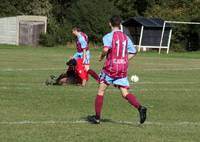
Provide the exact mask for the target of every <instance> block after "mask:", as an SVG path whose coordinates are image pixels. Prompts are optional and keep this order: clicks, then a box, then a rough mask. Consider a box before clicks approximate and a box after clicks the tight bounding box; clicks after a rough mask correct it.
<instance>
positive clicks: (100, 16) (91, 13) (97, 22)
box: [67, 0, 120, 40]
mask: <svg viewBox="0 0 200 142" xmlns="http://www.w3.org/2000/svg"><path fill="white" fill-rule="evenodd" d="M116 14H120V12H119V10H118V9H117V8H115V7H114V4H113V2H111V1H109V0H101V1H99V0H93V1H92V2H91V1H90V0H77V1H76V2H74V3H73V4H72V6H71V8H70V9H69V11H68V17H67V18H68V19H69V21H70V22H71V23H72V25H73V26H79V27H80V28H81V29H82V30H83V31H84V32H86V33H87V34H88V35H89V38H90V40H95V39H98V40H101V38H102V36H103V35H104V34H105V33H106V32H108V31H109V26H108V20H109V19H110V17H111V16H112V15H116Z"/></svg>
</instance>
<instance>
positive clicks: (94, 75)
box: [87, 69, 99, 83]
mask: <svg viewBox="0 0 200 142" xmlns="http://www.w3.org/2000/svg"><path fill="white" fill-rule="evenodd" d="M87 73H88V74H89V75H91V76H92V77H93V78H94V79H95V80H96V81H97V82H98V83H99V76H98V74H97V73H96V72H95V71H93V70H91V69H89V70H88V71H87Z"/></svg>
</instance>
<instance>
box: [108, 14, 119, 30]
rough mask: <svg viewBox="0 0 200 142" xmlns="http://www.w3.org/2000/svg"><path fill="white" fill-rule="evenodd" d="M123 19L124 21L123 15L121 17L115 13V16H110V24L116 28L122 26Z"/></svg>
mask: <svg viewBox="0 0 200 142" xmlns="http://www.w3.org/2000/svg"><path fill="white" fill-rule="evenodd" d="M121 21H122V20H121V17H120V16H118V15H114V16H112V17H111V18H110V22H109V24H110V26H111V27H112V28H114V27H118V28H120V25H121Z"/></svg>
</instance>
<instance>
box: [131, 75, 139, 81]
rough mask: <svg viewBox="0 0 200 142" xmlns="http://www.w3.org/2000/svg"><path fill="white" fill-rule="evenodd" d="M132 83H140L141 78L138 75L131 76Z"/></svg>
mask: <svg viewBox="0 0 200 142" xmlns="http://www.w3.org/2000/svg"><path fill="white" fill-rule="evenodd" d="M131 81H132V82H138V81H139V77H138V76H137V75H132V76H131Z"/></svg>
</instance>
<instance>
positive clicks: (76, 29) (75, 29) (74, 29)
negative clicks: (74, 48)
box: [72, 27, 81, 32]
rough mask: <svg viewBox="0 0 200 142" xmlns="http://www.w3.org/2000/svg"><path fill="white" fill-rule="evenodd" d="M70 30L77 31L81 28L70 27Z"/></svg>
mask: <svg viewBox="0 0 200 142" xmlns="http://www.w3.org/2000/svg"><path fill="white" fill-rule="evenodd" d="M72 31H78V32H80V31H81V29H80V28H79V27H73V28H72Z"/></svg>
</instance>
